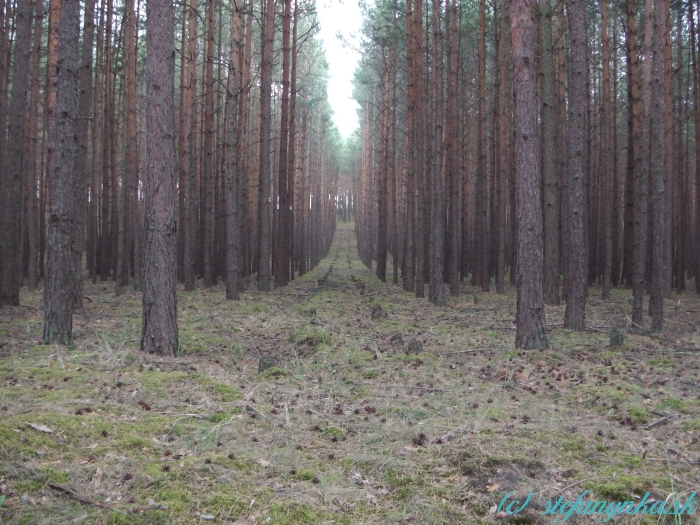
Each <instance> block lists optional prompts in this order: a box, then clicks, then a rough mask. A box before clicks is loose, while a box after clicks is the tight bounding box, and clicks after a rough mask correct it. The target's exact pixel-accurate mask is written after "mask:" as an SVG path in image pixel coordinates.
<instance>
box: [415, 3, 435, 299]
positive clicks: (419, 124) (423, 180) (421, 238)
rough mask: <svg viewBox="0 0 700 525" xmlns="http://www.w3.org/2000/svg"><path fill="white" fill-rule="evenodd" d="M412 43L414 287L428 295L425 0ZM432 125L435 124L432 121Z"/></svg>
mask: <svg viewBox="0 0 700 525" xmlns="http://www.w3.org/2000/svg"><path fill="white" fill-rule="evenodd" d="M413 45H414V54H413V59H414V67H415V77H414V80H415V90H416V91H415V103H416V106H415V107H416V117H415V122H414V126H415V128H414V131H415V139H416V140H415V143H414V147H415V150H416V151H415V155H416V160H415V165H414V169H415V170H416V175H415V179H416V180H415V183H416V186H417V187H416V189H417V190H418V191H417V192H416V199H417V207H418V209H417V212H418V213H417V215H416V227H415V253H416V275H415V281H416V284H415V290H416V297H425V270H426V257H425V246H426V242H425V240H426V233H427V228H426V225H427V222H428V221H427V213H426V200H427V187H428V183H427V172H426V169H425V152H424V147H423V146H424V142H423V138H424V136H425V125H426V122H425V117H424V107H425V106H424V97H425V94H424V91H423V88H424V83H423V0H414V9H413ZM431 124H432V123H431Z"/></svg>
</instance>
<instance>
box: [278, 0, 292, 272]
mask: <svg viewBox="0 0 700 525" xmlns="http://www.w3.org/2000/svg"><path fill="white" fill-rule="evenodd" d="M291 18H292V1H291V0H284V14H283V17H282V107H281V111H280V148H279V162H278V164H279V169H278V172H277V177H278V178H277V188H278V190H277V191H278V194H279V211H278V212H277V242H276V244H275V286H286V285H287V282H289V264H287V259H288V255H287V254H288V253H289V230H288V213H287V211H288V207H289V203H288V198H287V193H288V191H287V190H288V188H287V186H288V183H287V177H288V175H289V174H288V172H287V169H288V167H289V164H288V162H287V161H288V159H287V156H288V152H289V147H288V144H289V65H290V64H289V58H290V57H289V55H290V41H289V37H290V35H289V32H290V28H291Z"/></svg>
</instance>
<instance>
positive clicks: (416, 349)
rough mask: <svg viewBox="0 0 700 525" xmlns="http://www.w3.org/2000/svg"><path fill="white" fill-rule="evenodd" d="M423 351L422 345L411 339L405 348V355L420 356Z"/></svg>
mask: <svg viewBox="0 0 700 525" xmlns="http://www.w3.org/2000/svg"><path fill="white" fill-rule="evenodd" d="M422 351H423V343H421V342H420V341H419V340H418V339H411V340H410V341H409V342H408V346H407V347H406V353H407V354H420V353H421V352H422Z"/></svg>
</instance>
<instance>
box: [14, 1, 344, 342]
mask: <svg viewBox="0 0 700 525" xmlns="http://www.w3.org/2000/svg"><path fill="white" fill-rule="evenodd" d="M79 7H80V5H79V4H78V3H77V1H76V0H51V2H50V3H49V9H48V16H44V12H43V9H42V8H41V4H40V3H39V2H34V1H33V0H32V1H30V0H18V1H17V2H15V3H12V2H2V3H0V126H1V127H2V129H3V130H4V131H3V133H0V165H1V166H2V170H0V199H1V200H2V204H3V206H2V209H1V210H0V226H1V231H0V277H1V279H0V306H2V305H3V304H7V305H17V304H18V303H19V290H20V287H21V285H22V282H23V280H25V279H26V283H27V285H28V286H30V287H36V286H37V284H38V283H39V279H40V278H41V277H44V278H45V280H44V292H45V327H44V340H45V341H46V342H47V343H53V342H57V343H65V344H69V343H70V342H71V340H72V331H71V323H72V314H73V312H74V311H75V310H77V309H80V308H82V298H83V296H82V284H81V283H82V279H83V270H84V269H83V267H82V264H83V253H84V254H85V264H86V267H85V270H86V271H87V274H88V275H89V276H90V277H91V278H92V279H93V280H96V279H98V278H100V279H102V280H108V279H114V281H115V284H116V287H115V290H116V293H117V294H121V293H126V292H127V291H128V289H129V286H130V285H133V288H134V289H136V290H141V289H143V293H144V299H143V310H144V313H143V320H144V327H143V337H142V344H141V345H142V348H143V350H145V351H148V352H156V353H162V354H165V355H174V354H175V353H176V352H177V351H178V336H177V309H176V304H177V297H176V294H175V291H176V286H177V282H178V280H179V281H180V282H182V283H184V288H185V290H192V289H194V287H195V284H196V278H197V277H201V278H202V279H203V283H204V284H205V285H207V286H210V285H213V284H215V283H216V282H217V281H218V279H219V278H223V279H224V280H225V281H226V286H227V297H228V298H230V299H236V298H238V297H239V294H240V290H241V289H242V288H243V287H244V286H245V284H246V277H249V276H250V275H251V274H254V273H256V272H257V273H258V279H259V282H260V286H261V288H263V289H267V288H269V287H270V286H271V284H272V282H273V280H272V277H273V275H274V282H275V284H276V285H277V286H284V285H285V284H286V283H287V282H288V281H289V280H290V279H293V278H294V276H295V272H296V274H302V273H304V272H306V271H308V270H309V269H310V268H312V267H313V266H314V265H316V264H318V261H320V260H321V259H322V258H323V256H324V255H325V254H326V253H327V251H328V249H329V247H330V243H331V239H332V237H333V233H334V229H335V223H336V212H337V210H338V209H340V208H342V214H343V219H344V220H351V219H352V216H353V212H354V209H355V206H354V205H355V200H354V199H353V198H352V194H351V188H352V186H351V184H349V182H348V181H349V174H348V169H350V168H351V165H350V163H348V162H347V160H346V159H344V157H343V154H342V143H341V141H340V139H339V136H338V132H337V130H336V129H335V128H334V125H333V124H332V122H331V119H330V107H329V105H328V101H327V93H326V89H327V88H326V76H327V75H326V68H327V66H326V64H325V58H324V56H323V51H322V48H321V46H320V43H319V41H318V40H317V39H316V34H317V25H318V24H317V21H316V17H315V8H314V4H313V2H310V1H308V0H304V1H303V2H294V3H292V2H291V0H289V1H286V2H284V5H282V4H278V3H277V2H274V1H273V0H269V1H268V0H262V1H260V2H253V1H243V2H238V3H235V2H229V1H228V0H207V1H206V2H200V3H198V2H197V0H188V1H187V2H185V3H183V4H177V5H176V4H172V3H171V2H170V3H168V2H162V1H159V0H153V1H151V0H149V1H148V2H147V9H146V10H145V13H146V16H145V19H143V15H142V13H143V12H144V11H143V9H141V8H140V5H139V4H137V3H136V2H135V1H134V0H126V1H125V3H122V4H120V3H117V4H115V2H114V1H113V0H99V3H98V0H86V1H85V3H84V6H83V9H79ZM229 15H230V16H229ZM260 15H264V16H263V18H264V19H265V20H266V23H265V24H264V25H263V26H262V27H259V26H258V25H257V24H254V23H253V19H254V18H259V17H260ZM81 16H82V21H81ZM176 19H177V20H180V22H179V23H178V24H177V29H176V23H175V21H176ZM199 19H202V20H204V23H203V24H201V25H200V26H199V28H198V20H199ZM278 21H282V28H281V31H280V30H279V28H277V27H276V24H277V23H278ZM144 22H145V26H146V32H145V35H146V38H145V39H144V38H142V33H141V32H140V28H142V27H143V25H144ZM81 27H82V35H81V34H80V28H81ZM198 29H199V31H198ZM280 34H281V35H282V41H281V42H279V41H278V39H277V35H280ZM44 42H46V45H45V46H43V43H44ZM144 42H145V43H146V45H145V49H144ZM176 48H177V49H178V51H179V55H177V56H178V59H177V60H175V56H176V53H175V49H176ZM280 48H281V49H282V53H281V55H280V54H278V53H277V50H278V49H280ZM302 48H303V52H302V53H300V49H302ZM224 56H226V57H228V59H227V60H222V59H221V57H224ZM258 57H262V58H263V59H262V60H259V59H258ZM278 57H279V58H280V59H281V60H278ZM144 70H145V75H144V74H143V73H144ZM258 79H262V80H263V82H262V84H263V86H262V89H257V88H255V85H259V82H258ZM176 80H177V82H176ZM278 82H280V83H281V85H282V86H283V88H284V89H283V90H282V91H283V92H282V93H281V96H278V93H277V91H276V89H273V88H275V86H276V85H277V83H278ZM176 85H177V87H178V93H177V94H176V93H175V86H176ZM222 86H223V89H222ZM144 94H145V98H144V96H143V95H144ZM175 119H177V120H175ZM261 139H262V140H261ZM253 174H255V176H253ZM339 179H342V180H343V182H342V188H341V187H340V186H341V183H339ZM340 191H342V192H343V195H344V200H343V201H342V202H341V201H340V198H336V195H337V194H338V192H340ZM259 221H260V225H261V226H264V227H261V229H260V230H259V228H258V223H259ZM44 262H46V264H44Z"/></svg>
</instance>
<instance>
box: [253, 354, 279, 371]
mask: <svg viewBox="0 0 700 525" xmlns="http://www.w3.org/2000/svg"><path fill="white" fill-rule="evenodd" d="M276 366H277V367H279V366H280V358H279V357H277V356H276V355H270V354H265V355H262V356H260V363H258V374H262V373H263V372H264V371H265V370H267V369H268V368H273V367H276Z"/></svg>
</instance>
